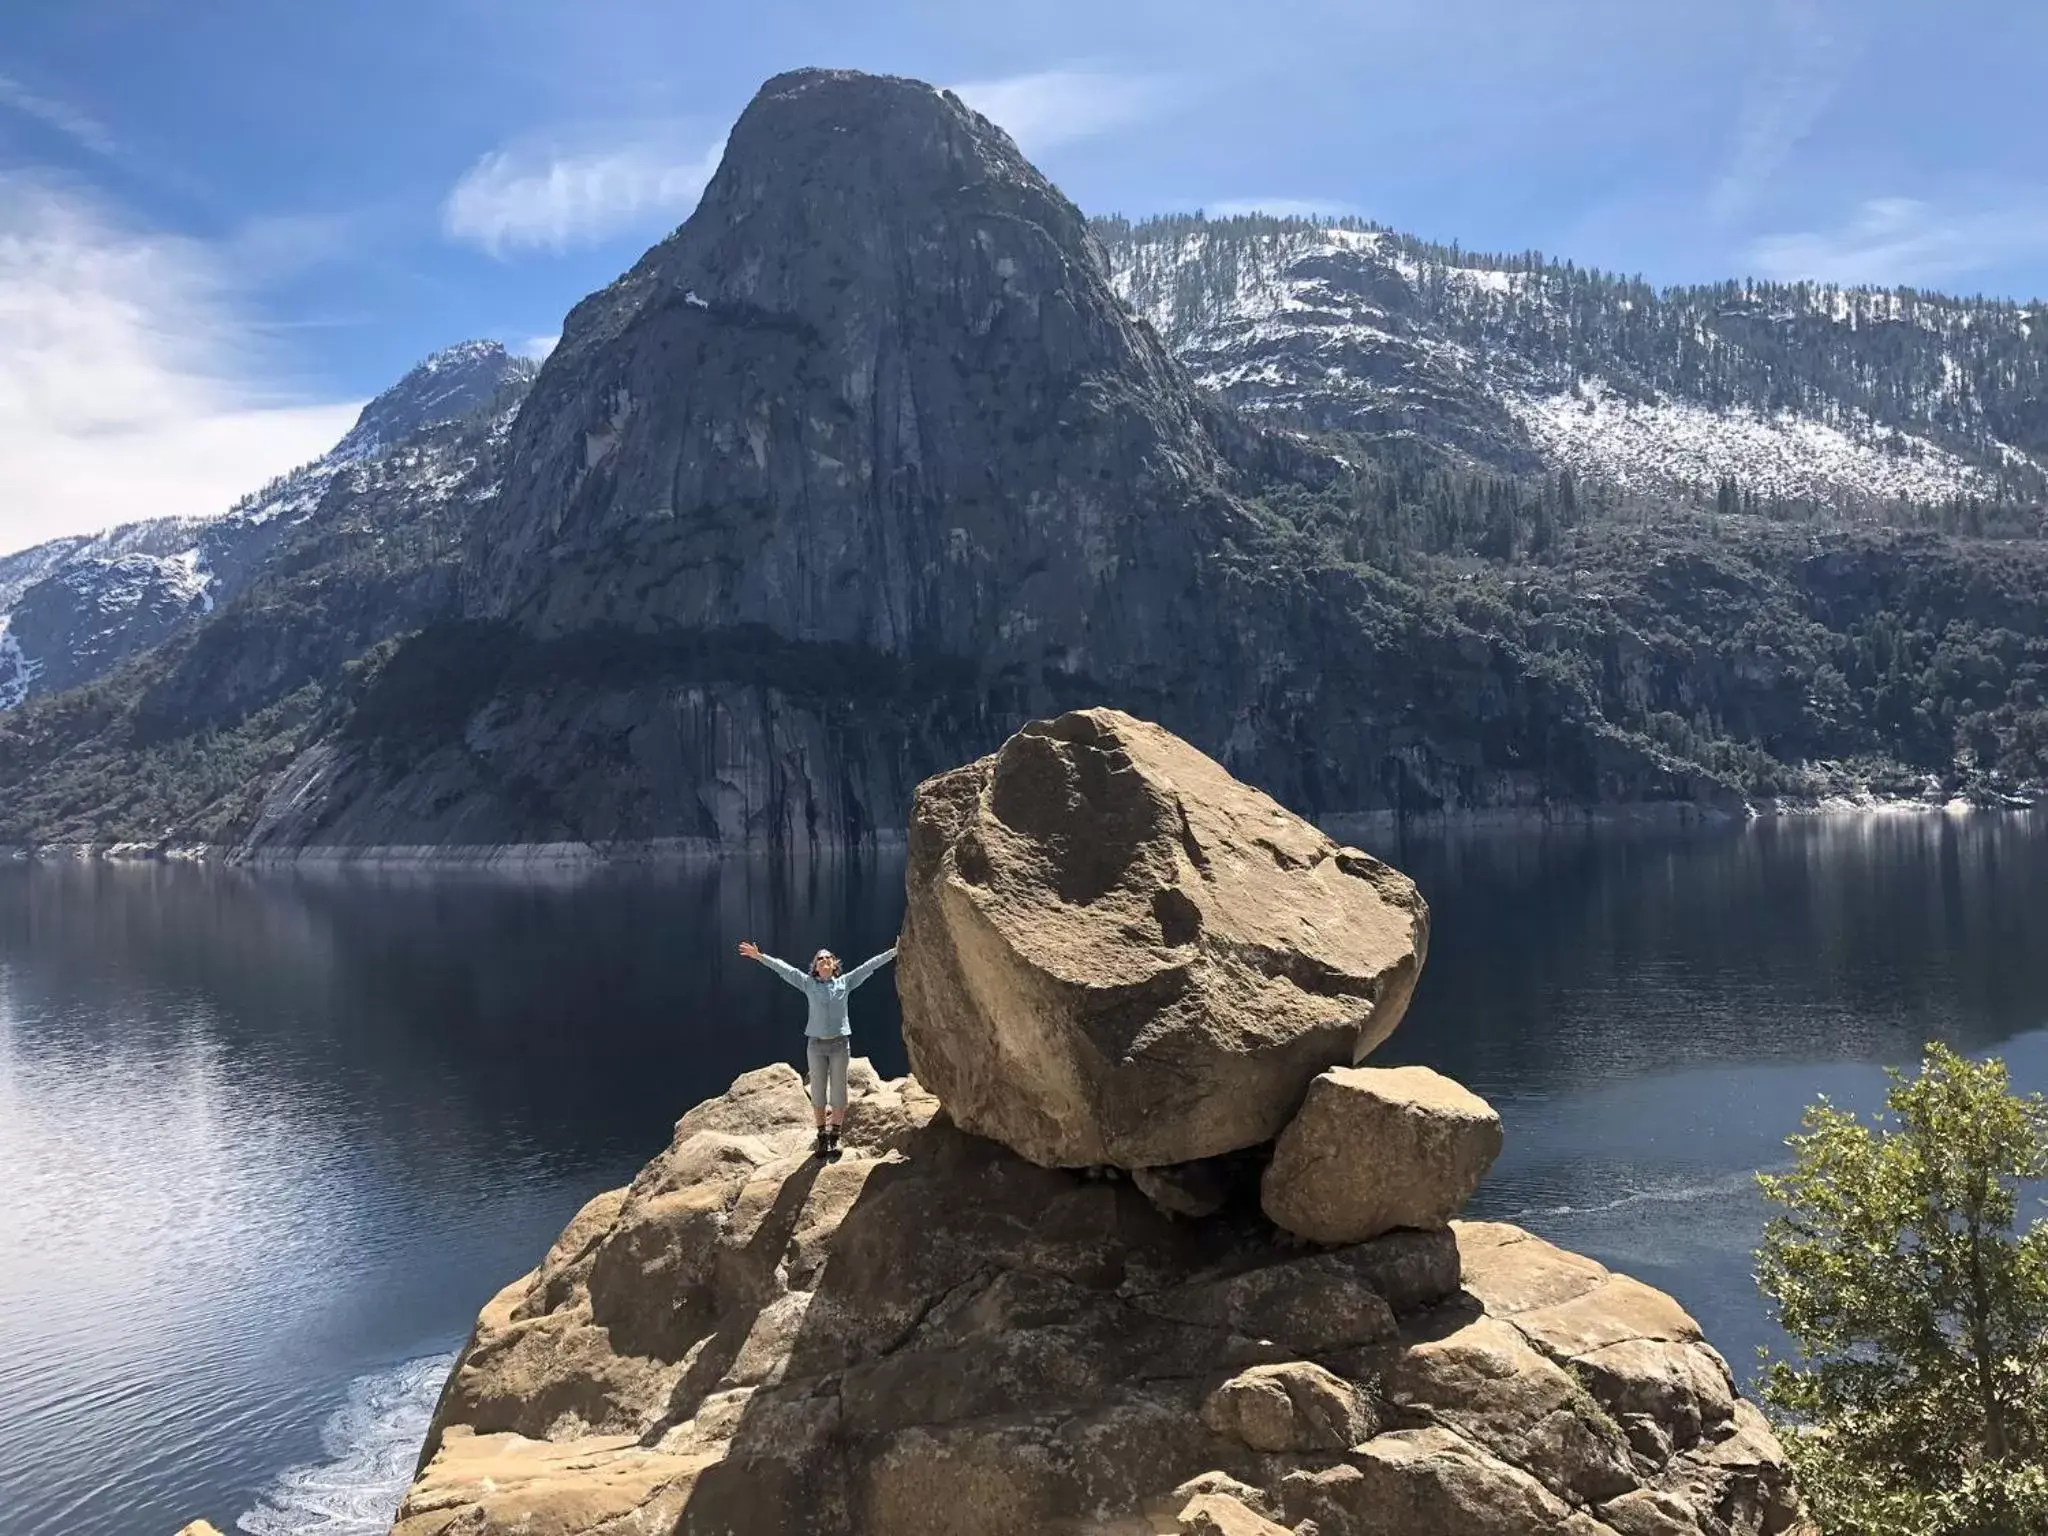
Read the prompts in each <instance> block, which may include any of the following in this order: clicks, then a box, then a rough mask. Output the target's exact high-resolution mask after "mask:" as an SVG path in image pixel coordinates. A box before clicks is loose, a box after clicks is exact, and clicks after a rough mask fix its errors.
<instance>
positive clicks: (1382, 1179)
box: [1259, 1067, 1501, 1243]
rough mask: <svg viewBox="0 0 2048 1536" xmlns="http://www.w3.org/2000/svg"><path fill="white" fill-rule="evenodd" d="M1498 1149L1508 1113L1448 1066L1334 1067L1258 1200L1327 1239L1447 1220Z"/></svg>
mask: <svg viewBox="0 0 2048 1536" xmlns="http://www.w3.org/2000/svg"><path fill="white" fill-rule="evenodd" d="M1500 1148H1501V1125H1500V1116H1499V1115H1496V1114H1495V1113H1494V1112H1493V1110H1492V1108H1491V1106H1489V1105H1488V1104H1487V1102H1486V1101H1485V1100H1484V1099H1482V1098H1480V1097H1479V1095H1477V1094H1476V1093H1473V1092H1472V1091H1471V1090H1470V1089H1468V1088H1465V1087H1463V1086H1462V1085H1460V1084H1458V1083H1455V1082H1453V1081H1451V1079H1450V1078H1448V1077H1445V1076H1443V1075H1442V1074H1441V1073H1438V1072H1432V1071H1431V1070H1430V1069H1429V1068H1428V1067H1334V1068H1332V1069H1331V1070H1330V1071H1328V1072H1325V1073H1324V1074H1323V1075H1322V1076H1320V1077H1318V1078H1317V1079H1316V1080H1315V1082H1314V1083H1313V1084H1312V1085H1311V1086H1310V1088H1309V1091H1308V1097H1307V1098H1306V1099H1305V1100H1304V1101H1303V1103H1302V1106H1301V1111H1300V1113H1298V1114H1297V1115H1296V1116H1295V1117H1294V1119H1293V1120H1292V1121H1291V1122H1290V1123H1289V1124H1288V1127H1287V1129H1286V1130H1285V1131H1284V1132H1282V1133H1281V1136H1280V1142H1279V1145H1278V1146H1276V1147H1275V1148H1274V1149H1273V1160H1272V1162H1271V1163H1269V1164H1268V1165H1267V1166H1266V1172H1265V1176H1264V1178H1263V1179H1262V1180H1261V1181H1260V1185H1259V1203H1260V1204H1261V1205H1262V1206H1264V1207H1265V1211H1266V1214H1267V1215H1268V1216H1270V1217H1272V1218H1273V1221H1274V1222H1275V1223H1276V1224H1277V1225H1279V1226H1281V1227H1284V1228H1286V1229H1287V1230H1288V1231H1289V1232H1293V1233H1295V1234H1296V1235H1298V1236H1301V1237H1308V1238H1313V1239H1315V1240H1316V1241H1317V1242H1319V1243H1359V1242H1364V1241H1365V1240H1366V1239H1367V1238H1369V1237H1378V1236H1379V1235H1380V1234H1381V1233H1383V1232H1391V1231H1392V1230H1394V1229H1395V1228H1396V1227H1437V1226H1442V1225H1443V1224H1444V1223H1445V1222H1447V1221H1449V1220H1450V1219H1451V1218H1452V1217H1453V1216H1455V1215H1457V1214H1458V1212H1459V1211H1460V1210H1461V1209H1463V1207H1464V1204H1465V1202H1466V1201H1467V1200H1469V1199H1470V1198H1471V1197H1472V1191H1473V1190H1475V1189H1477V1188H1478V1187H1479V1181H1480V1179H1482V1178H1484V1177H1485V1175H1486V1170H1487V1169H1489V1168H1491V1167H1492V1166H1493V1160H1494V1159H1495V1158H1496V1157H1498V1156H1499V1155H1500Z"/></svg>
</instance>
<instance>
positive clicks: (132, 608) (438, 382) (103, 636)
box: [0, 341, 534, 711]
mask: <svg viewBox="0 0 2048 1536" xmlns="http://www.w3.org/2000/svg"><path fill="white" fill-rule="evenodd" d="M533 371H534V370H533V364H532V363H531V362H529V361H527V360H526V359H523V358H515V357H513V356H511V354H510V353H508V352H507V351H506V349H505V347H504V346H503V344H502V343H499V342H495V341H470V342H461V343H458V344H456V345H455V346H452V347H445V348H443V349H441V350H440V351H438V352H435V353H433V354H431V355H430V356H428V357H427V358H426V359H425V360H424V361H422V362H421V363H419V364H418V365H417V366H415V367H414V368H413V369H411V370H410V371H409V372H408V373H407V374H406V375H405V377H404V378H402V379H400V380H399V381H398V382H397V383H396V384H394V385H392V386H391V387H390V388H389V389H386V390H384V391H382V392H380V393H379V394H378V395H377V396H376V397H375V398H374V399H372V400H371V401H370V402H369V403H368V404H367V405H365V406H364V407H363V409H362V411H361V412H360V413H359V414H358V416H357V418H356V421H355V424H354V425H353V426H352V427H351V428H350V429H349V431H348V433H347V434H346V435H344V436H343V437H342V438H341V440H340V441H339V442H338V443H336V445H335V446H334V447H333V448H332V449H330V450H329V451H328V452H327V453H325V454H323V455H322V456H321V457H320V458H318V459H315V460H313V461H312V462H311V463H308V464H303V465H300V466H299V467H298V468H296V469H293V470H291V471H289V472H287V473H285V474H283V475H279V476H277V477H276V478H274V479H273V480H271V481H270V482H269V483H268V484H267V485H265V486H263V487H262V488H261V489H260V490H257V491H255V492H252V493H251V494H249V495H247V496H244V497H242V498H241V499H240V500H239V501H237V502H236V503H235V504H234V505H233V506H232V507H230V508H229V509H228V510H227V511H226V512H223V513H220V514H218V515H217V516H212V517H177V518H158V519H149V520H144V521H142V522H137V523H130V524H126V525H123V526H121V527H118V528H114V529H110V530H108V531H107V532H105V533H102V534H98V535H87V536H80V537H74V538H67V539H56V540H51V541H49V542H48V543H45V544H41V545H37V546H33V547H31V548H29V549H26V550H21V551H17V552H16V553H15V554H12V555H8V556H5V557H0V711H4V710H7V709H12V708H15V707H17V706H19V705H20V704H22V703H23V702H24V701H25V700H27V699H28V698H31V697H33V696H35V695H37V694H40V693H54V692H61V691H63V690H64V689H66V688H73V687H77V686H79V685H80V684H83V683H88V682H91V681H93V680H94V679H96V678H98V677H101V676H103V675H105V674H106V673H107V672H108V671H109V670H111V669H112V668H113V667H115V666H117V665H119V664H120V663H121V662H123V661H125V660H127V659H128V658H130V657H132V656H135V655H138V654H141V653H143V652H147V651H149V650H152V649H154V648H155V647H157V646H159V645H161V644H162V643H163V642H164V641H165V640H166V639H167V638H169V637H170V636H171V635H172V634H173V633H175V632H177V631H178V630H179V629H180V628H182V627H183V626H184V625H185V624H187V623H189V622H191V621H192V620H195V619H197V618H199V617H201V616H203V615H205V614H208V613H211V612H212V611H213V610H214V608H215V607H216V606H217V605H218V604H221V603H224V602H228V601H231V600H232V599H233V598H234V597H235V596H236V595H238V594H239V593H240V592H241V591H242V590H243V589H244V588H246V586H247V585H248V583H249V581H250V580H251V579H252V578H253V576H254V574H255V573H256V572H257V570H258V569H260V568H261V566H262V565H263V563H264V562H265V561H266V560H267V559H269V558H270V556H271V554H272V553H273V551H274V550H275V549H276V548H277V546H278V543H279V541H280V539H281V538H282V537H283V536H284V535H285V533H286V532H287V531H288V530H289V529H291V528H293V527H295V526H297V525H298V524H299V523H300V522H302V521H303V520H304V519H305V518H306V517H308V516H309V515H311V514H312V513H313V512H314V511H315V510H316V509H317V508H318V507H319V505H320V503H321V500H322V498H323V497H324V496H325V495H326V494H327V492H328V491H329V489H330V488H331V487H332V486H333V485H334V483H335V482H336V481H337V480H338V479H339V478H341V477H343V476H345V475H347V474H348V473H350V472H351V471H353V470H355V469H357V468H359V467H360V466H363V465H366V464H369V463H372V462H374V461H375V460H377V459H379V458H381V457H383V456H384V455H386V454H388V453H390V452H392V451H394V450H396V449H397V448H398V447H400V446H401V445H402V444H403V443H404V442H405V441H406V440H407V439H409V438H411V437H413V436H415V435H417V434H418V433H420V432H422V431H425V430H428V429H430V428H432V427H435V426H438V425H441V424H444V423H446V422H449V421H454V420H457V419H459V418H461V417H462V416H464V415H466V414H469V413H471V412H473V411H476V410H478V409H480V408H483V407H485V406H487V405H488V403H489V402H490V401H492V400H493V399H495V398H498V397H499V396H501V395H502V394H503V393H504V392H505V391H507V390H508V389H510V390H517V389H519V388H521V387H522V386H523V385H524V384H525V383H527V382H529V381H530V380H531V378H532V375H533Z"/></svg>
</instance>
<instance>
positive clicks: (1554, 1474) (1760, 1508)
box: [395, 1066, 1798, 1536]
mask: <svg viewBox="0 0 2048 1536" xmlns="http://www.w3.org/2000/svg"><path fill="white" fill-rule="evenodd" d="M852 1081H853V1106H852V1109H853V1112H852V1113H851V1114H850V1115H849V1116H848V1127H849V1130H848V1134H847V1150H846V1154H845V1156H844V1157H843V1158H842V1159H841V1160H839V1161H838V1162H820V1161H818V1160H817V1159H816V1158H813V1157H809V1156H807V1155H806V1152H807V1149H808V1145H809V1142H810V1139H811V1136H810V1125H809V1118H810V1116H809V1108H808V1105H807V1104H806V1102H805V1099H804V1095H803V1088H802V1083H801V1080H800V1079H799V1078H798V1077H797V1074H796V1073H795V1072H794V1071H793V1070H792V1069H790V1068H788V1067H783V1066H777V1067H772V1068H768V1069H764V1070H763V1071H760V1072H755V1073H749V1074H748V1075H747V1076H746V1077H744V1078H742V1079H740V1081H739V1082H737V1083H736V1084H734V1086H733V1089H732V1091H731V1092H730V1093H728V1094H726V1095H723V1096H722V1097H720V1098H718V1099H714V1100H711V1101H710V1102H708V1103H706V1104H704V1105H701V1106H699V1107H698V1108H697V1109H695V1110H692V1111H691V1112H690V1113H689V1114H688V1115H686V1116H684V1118H683V1120H682V1122H681V1123H680V1124H679V1125H678V1127H677V1131H676V1138H675V1141H674V1143H673V1144H672V1145H671V1146H670V1147H669V1148H668V1150H667V1151H665V1152H664V1153H663V1154H662V1155H661V1156H659V1157H658V1158H656V1159H655V1160H654V1161H653V1162H652V1163H650V1164H649V1165H648V1166H647V1168H646V1169H645V1170H643V1171H642V1173H641V1174H640V1176H639V1177H638V1178H637V1179H636V1180H635V1181H634V1182H633V1184H632V1185H631V1186H630V1187H629V1188H627V1189H624V1190H617V1191H614V1192H612V1193H610V1194H608V1195H601V1196H598V1197H597V1198H595V1199H593V1200H592V1201H591V1202H590V1203H589V1204H588V1205H586V1206H585V1207H584V1209H583V1210H582V1211H581V1212H580V1213H578V1215H577V1216H576V1218H575V1219H574V1220H573V1221H572V1222H571V1223H570V1224H569V1226H568V1228H567V1230H565V1231H564V1233H563V1234H562V1237H561V1238H560V1239H559V1240H558V1241H557V1242H556V1243H555V1245H554V1247H553V1248H552V1249H551V1250H550V1251H549V1253H548V1254H547V1255H546V1256H545V1258H544V1259H543V1260H542V1262H541V1263H540V1265H539V1266H538V1267H537V1268H536V1269H535V1270H534V1271H533V1272H532V1273H531V1274H528V1275H526V1276H524V1277H523V1278H521V1279H519V1280H517V1281H515V1282H514V1283H513V1284H512V1285H510V1286H508V1287H507V1288H506V1289H505V1290H504V1291H503V1292H502V1293H501V1294H500V1295H499V1296H498V1297H497V1298H495V1299H494V1300H493V1301H492V1302H491V1303H490V1304H489V1305H488V1306H487V1307H486V1308H485V1309H484V1312H483V1315H482V1316H481V1317H480V1318H479V1319H478V1321H477V1327H476V1331H475V1333H474V1335H473V1336H472V1337H471V1339H470V1341H469V1344H468V1346H467V1347H466V1348H465V1349H464V1350H463V1352H462V1355H461V1357H460V1359H459V1360H458V1362H457V1364H456V1366H455V1370H454V1372H453V1375H452V1376H451V1378H450V1380H449V1383H448V1386H447V1388H446V1390H445V1392H444V1393H443V1396H442V1401H441V1405H440V1408H439V1410H438V1412H437V1414H436V1416H435V1421H434V1425H433V1428H432V1430H431V1432H430V1434H429V1437H428V1442H427V1446H426V1450H425V1453H424V1455H423V1457H422V1463H421V1468H420V1473H419V1476H418V1478H417V1479H416V1480H415V1482H414V1484H413V1486H412V1488H411V1490H410V1491H409V1492H408V1493H407V1495H406V1498H405V1502H404V1504H403V1506H402V1507H401V1509H400V1510H399V1513H398V1520H397V1525H396V1527H395V1536H538V1533H545V1536H619V1533H625V1532H648V1533H652V1532H662V1533H665V1536H742V1533H747V1536H751V1533H762V1536H767V1533H776V1532H797V1531H801V1532H805V1533H807V1536H1151V1533H1157V1532H1162V1531H1180V1532H1183V1533H1197V1532H1206V1533H1212V1536H1213V1533H1219V1532H1220V1533H1224V1536H1273V1533H1274V1532H1287V1533H1294V1536H1300V1533H1305V1532H1306V1531H1308V1530H1309V1529H1311V1527H1310V1525H1309V1524H1308V1522H1313V1523H1314V1524H1313V1529H1314V1530H1316V1531H1318V1532H1321V1533H1322V1536H1384V1533H1386V1532H1390V1531H1400V1532H1404V1533H1407V1532H1412V1533H1416V1536H1429V1533H1442V1536H1453V1533H1457V1536H1465V1533H1470V1532H1498V1533H1501V1536H1509V1533H1514V1536H1521V1533H1525V1532H1532V1531H1550V1532H1556V1533H1558V1536H1613V1533H1617V1532H1625V1533H1628V1536H1638V1533H1640V1536H1772V1533H1775V1532H1779V1531H1783V1530H1785V1529H1787V1528H1788V1526H1790V1525H1791V1524H1792V1522H1793V1521H1794V1519H1795V1517H1796V1515H1797V1513H1798V1511H1797V1504H1796V1501H1795V1499H1794V1498H1793V1496H1792V1491H1791V1486H1790V1483H1789V1481H1788V1478H1787V1474H1786V1470H1785V1465H1784V1458H1783V1455H1782V1453H1781V1452H1780V1450H1779V1447H1778V1445H1777V1442H1776V1441H1775V1440H1773V1439H1772V1437H1771V1434H1770V1431H1769V1429H1768V1427H1767V1426H1766V1425H1765V1424H1764V1422H1763V1420H1762V1419H1761V1417H1760V1416H1758V1415H1757V1414H1756V1413H1755V1411H1754V1410H1753V1409H1751V1408H1750V1407H1749V1405H1748V1404H1746V1403H1743V1402H1742V1401H1740V1399H1738V1398H1736V1397H1735V1396H1734V1393H1733V1386H1732V1383H1731V1382H1730V1381H1729V1380H1728V1378H1727V1373H1726V1367H1725V1365H1723V1364H1722V1363H1721V1362H1720V1358H1719V1356H1717V1355H1715V1354H1713V1352H1712V1351H1711V1350H1710V1349H1708V1348H1707V1346H1706V1345H1705V1343H1704V1341H1702V1340H1701V1339H1700V1337H1699V1330H1698V1328H1697V1327H1696V1325H1694V1323H1693V1322H1692V1320H1691V1319H1690V1318H1689V1317H1687V1316H1686V1314H1685V1313H1684V1311H1683V1310H1682V1309H1680V1308H1679V1307H1678V1306H1677V1305H1676V1304H1675V1303H1674V1302H1672V1301H1671V1300H1670V1298H1668V1297H1665V1296H1663V1295H1661V1294H1660V1293H1659V1292H1656V1291H1653V1290H1651V1289H1650V1288H1649V1287H1647V1286H1643V1285H1640V1284H1638V1283H1637V1282H1635V1281H1632V1280H1629V1279H1627V1278H1626V1277H1624V1276H1621V1275H1616V1274H1613V1273H1611V1272H1609V1271H1608V1270H1606V1269H1604V1268H1603V1267H1602V1266H1600V1265H1598V1264H1595V1263H1593V1262H1592V1261H1591V1260H1587V1259H1581V1258H1577V1257H1575V1256H1573V1255H1571V1254H1567V1253H1564V1252H1563V1251H1561V1250H1559V1249H1556V1248H1553V1247H1551V1246H1550V1245H1549V1244H1548V1243H1544V1242H1542V1241H1540V1240H1539V1239H1536V1238H1533V1237H1530V1236H1529V1235H1528V1234H1527V1233H1525V1232H1522V1231H1520V1230H1518V1229H1516V1228H1513V1227H1505V1226H1492V1225H1471V1224H1454V1225H1453V1226H1452V1227H1450V1228H1448V1229H1446V1228H1438V1229H1436V1230H1433V1231H1428V1232H1414V1231H1404V1232H1397V1233H1393V1234H1390V1235H1388V1236H1386V1237H1382V1238H1377V1239H1374V1240H1373V1241H1371V1242H1366V1243H1360V1244H1354V1245H1349V1246H1345V1247H1339V1248H1332V1249H1326V1250H1322V1251H1314V1252H1306V1253H1305V1252H1304V1251H1303V1250H1302V1249H1301V1248H1300V1247H1299V1245H1298V1244H1296V1243H1294V1242H1292V1241H1291V1240H1287V1239H1284V1238H1282V1237H1280V1236H1279V1235H1277V1234H1276V1233H1275V1232H1274V1230H1273V1228H1272V1227H1271V1226H1270V1225H1269V1224H1267V1223H1265V1222H1263V1221H1262V1220H1260V1219H1259V1218H1258V1217H1257V1215H1256V1214H1255V1213H1251V1214H1247V1215H1245V1216H1243V1217H1242V1218H1239V1217H1237V1216H1233V1215H1230V1214H1224V1215H1218V1216H1215V1217H1211V1218H1206V1219H1188V1218H1175V1217H1170V1216H1168V1215H1165V1214H1163V1213H1162V1212H1160V1211H1158V1210H1157V1209H1155V1208H1154V1207H1153V1205H1152V1204H1151V1202H1150V1201H1148V1200H1147V1199H1146V1198H1145V1196H1144V1195H1143V1194H1142V1193H1140V1192H1139V1191H1138V1190H1137V1189H1136V1188H1135V1186H1134V1185H1133V1184H1132V1183H1131V1182H1130V1181H1128V1180H1095V1179H1089V1178H1086V1177H1084V1176H1082V1175H1079V1174H1077V1173H1074V1172H1070V1171H1065V1170H1059V1169H1048V1168H1044V1167H1039V1166H1036V1165H1034V1164H1032V1163H1030V1162H1027V1161H1025V1160H1024V1159H1022V1158H1020V1157H1018V1156H1016V1155H1015V1154H1014V1153H1012V1152H1010V1151H1008V1150H1007V1149H1005V1148H1003V1147H1001V1146H999V1145H997V1144H995V1143H993V1142H991V1141H988V1140H986V1139H983V1138H980V1137H975V1136H969V1135H966V1134H963V1133H962V1132H961V1131H960V1130H958V1129H957V1128H956V1127H954V1126H953V1125H952V1124H951V1123H950V1122H949V1121H948V1119H947V1116H946V1115H945V1114H944V1113H943V1112H941V1111H940V1110H939V1109H938V1106H937V1103H936V1101H935V1100H934V1099H933V1097H932V1096H931V1095H930V1094H928V1093H925V1092H923V1091H922V1089H921V1088H920V1087H919V1086H918V1085H917V1084H916V1083H914V1082H910V1081H897V1082H891V1083H885V1082H881V1081H880V1080H878V1079H877V1078H876V1077H875V1075H874V1074H873V1073H872V1072H870V1071H868V1070H866V1068H865V1067H864V1066H863V1067H861V1068H859V1069H858V1070H856V1071H855V1072H854V1073H853V1074H852Z"/></svg>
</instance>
